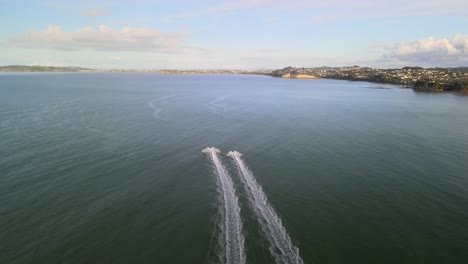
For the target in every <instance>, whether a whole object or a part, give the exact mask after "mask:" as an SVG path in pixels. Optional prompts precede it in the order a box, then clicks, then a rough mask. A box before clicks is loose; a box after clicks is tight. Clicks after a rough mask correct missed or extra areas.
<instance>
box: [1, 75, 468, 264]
mask: <svg viewBox="0 0 468 264" xmlns="http://www.w3.org/2000/svg"><path fill="white" fill-rule="evenodd" d="M0 140H1V144H0V263H217V262H219V260H218V255H219V246H218V243H217V241H218V236H219V233H220V230H219V228H218V226H219V222H220V219H219V215H218V212H219V211H218V209H219V206H220V204H219V202H218V200H219V194H218V191H217V187H216V175H214V174H213V168H212V165H211V164H210V162H209V159H208V158H207V156H206V155H205V154H203V153H202V152H201V150H202V149H203V148H205V147H207V146H215V147H217V148H219V149H220V150H221V152H222V153H221V154H222V155H221V156H220V159H221V162H222V163H223V164H224V166H225V167H226V168H227V170H228V172H229V175H230V176H231V178H232V180H233V182H234V187H235V189H236V193H237V195H238V196H239V206H240V208H241V217H242V221H243V230H244V231H243V235H244V236H245V252H246V258H247V263H271V262H273V261H274V259H273V257H272V256H271V254H270V252H269V250H268V248H269V244H268V240H267V239H266V238H265V236H264V234H263V233H262V232H261V228H260V226H259V222H258V221H257V218H256V215H255V213H254V211H253V210H252V209H253V208H251V207H250V203H249V200H248V195H247V193H246V192H245V189H244V188H243V183H242V181H241V179H240V177H239V174H238V173H237V170H236V168H235V166H234V164H233V162H232V159H231V158H229V157H226V155H225V154H226V153H227V152H228V151H231V150H236V151H239V152H240V153H242V154H243V156H242V157H243V158H244V160H245V162H246V163H247V164H248V166H249V168H250V170H251V171H252V172H253V175H254V176H255V178H256V180H257V182H258V183H259V184H260V185H261V186H262V187H263V191H264V192H265V194H266V196H267V197H268V200H269V202H270V204H271V206H272V207H273V208H274V209H275V211H276V213H277V214H278V217H280V218H281V219H282V222H283V225H284V226H285V228H286V230H287V232H288V234H289V236H290V237H291V240H292V241H293V243H294V245H295V246H297V247H298V248H299V252H300V255H301V257H302V259H303V260H304V262H305V263H317V264H321V263H392V264H394V263H408V264H409V263H411V264H414V263H437V264H440V263H468V163H467V161H468V97H467V96H458V95H454V94H432V93H415V92H413V91H412V90H410V89H403V88H401V87H396V86H387V85H380V84H369V83H361V82H346V81H333V80H285V79H276V78H269V77H264V76H237V75H158V74H136V73H135V74H121V73H98V74H96V73H86V74H2V75H0Z"/></svg>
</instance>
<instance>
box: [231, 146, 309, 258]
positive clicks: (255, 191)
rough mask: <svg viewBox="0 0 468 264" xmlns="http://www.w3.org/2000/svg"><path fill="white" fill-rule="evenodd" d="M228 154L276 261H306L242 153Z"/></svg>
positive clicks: (233, 152) (232, 152)
mask: <svg viewBox="0 0 468 264" xmlns="http://www.w3.org/2000/svg"><path fill="white" fill-rule="evenodd" d="M227 155H228V156H229V157H231V158H232V159H233V160H234V162H235V164H236V166H237V168H238V171H239V175H240V178H241V180H242V182H243V183H244V187H245V190H246V192H247V194H248V199H249V201H250V203H251V205H252V208H253V210H254V212H255V215H256V217H257V219H258V221H259V223H260V225H261V228H262V230H263V232H264V234H265V236H266V237H267V239H268V241H269V242H270V252H271V253H272V255H273V256H274V258H275V260H276V263H291V264H292V263H294V264H302V263H304V262H303V260H302V259H301V257H300V255H299V249H298V248H297V247H295V246H294V245H293V243H292V241H291V238H290V237H289V235H288V233H287V232H286V229H285V228H284V227H283V224H282V222H281V219H280V218H279V216H278V215H277V214H276V212H275V210H274V209H273V207H272V206H271V205H270V203H269V202H268V199H267V197H266V195H265V193H264V192H263V190H262V187H261V186H260V185H259V184H258V183H257V181H256V180H255V178H254V176H253V173H252V172H251V171H250V170H249V169H248V168H247V166H246V165H245V163H244V161H243V160H242V159H241V156H242V154H241V153H239V152H237V151H229V152H228V154H227Z"/></svg>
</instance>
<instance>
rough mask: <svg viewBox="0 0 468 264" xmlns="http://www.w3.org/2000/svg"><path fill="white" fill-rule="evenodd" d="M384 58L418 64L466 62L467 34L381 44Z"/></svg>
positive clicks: (467, 52) (467, 59) (467, 50)
mask: <svg viewBox="0 0 468 264" xmlns="http://www.w3.org/2000/svg"><path fill="white" fill-rule="evenodd" d="M383 48H384V50H386V53H385V55H384V56H383V59H384V60H390V61H392V60H396V61H400V62H409V63H420V64H435V65H446V64H453V65H456V64H460V63H463V62H465V63H466V62H468V35H463V34H457V35H455V36H453V37H452V38H433V37H428V38H422V39H418V40H415V41H409V42H400V43H397V44H394V45H387V46H383Z"/></svg>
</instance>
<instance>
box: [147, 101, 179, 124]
mask: <svg viewBox="0 0 468 264" xmlns="http://www.w3.org/2000/svg"><path fill="white" fill-rule="evenodd" d="M174 96H175V95H166V96H163V97H159V98H156V99H154V100H151V101H149V102H148V106H149V107H151V108H152V109H153V116H154V117H156V118H157V119H159V120H164V121H165V120H167V119H165V118H162V117H161V116H160V115H159V114H160V113H161V111H162V108H159V107H157V106H156V105H155V104H154V103H156V102H158V101H162V100H165V99H168V98H171V97H174Z"/></svg>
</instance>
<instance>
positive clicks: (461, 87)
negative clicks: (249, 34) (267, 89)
mask: <svg viewBox="0 0 468 264" xmlns="http://www.w3.org/2000/svg"><path fill="white" fill-rule="evenodd" d="M0 72H129V73H131V72H142V73H160V74H253V75H266V76H272V77H279V78H288V79H336V80H348V81H363V82H372V83H385V84H395V85H403V86H407V87H410V88H412V89H413V90H414V91H427V92H456V93H460V94H468V67H459V68H422V67H403V68H401V69H374V68H369V67H360V66H351V67H316V68H298V67H286V68H284V69H279V70H268V69H264V70H225V69H204V70H202V69H199V70H173V69H145V70H140V69H92V68H83V67H72V66H66V67H55V66H23V65H9V66H0Z"/></svg>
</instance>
